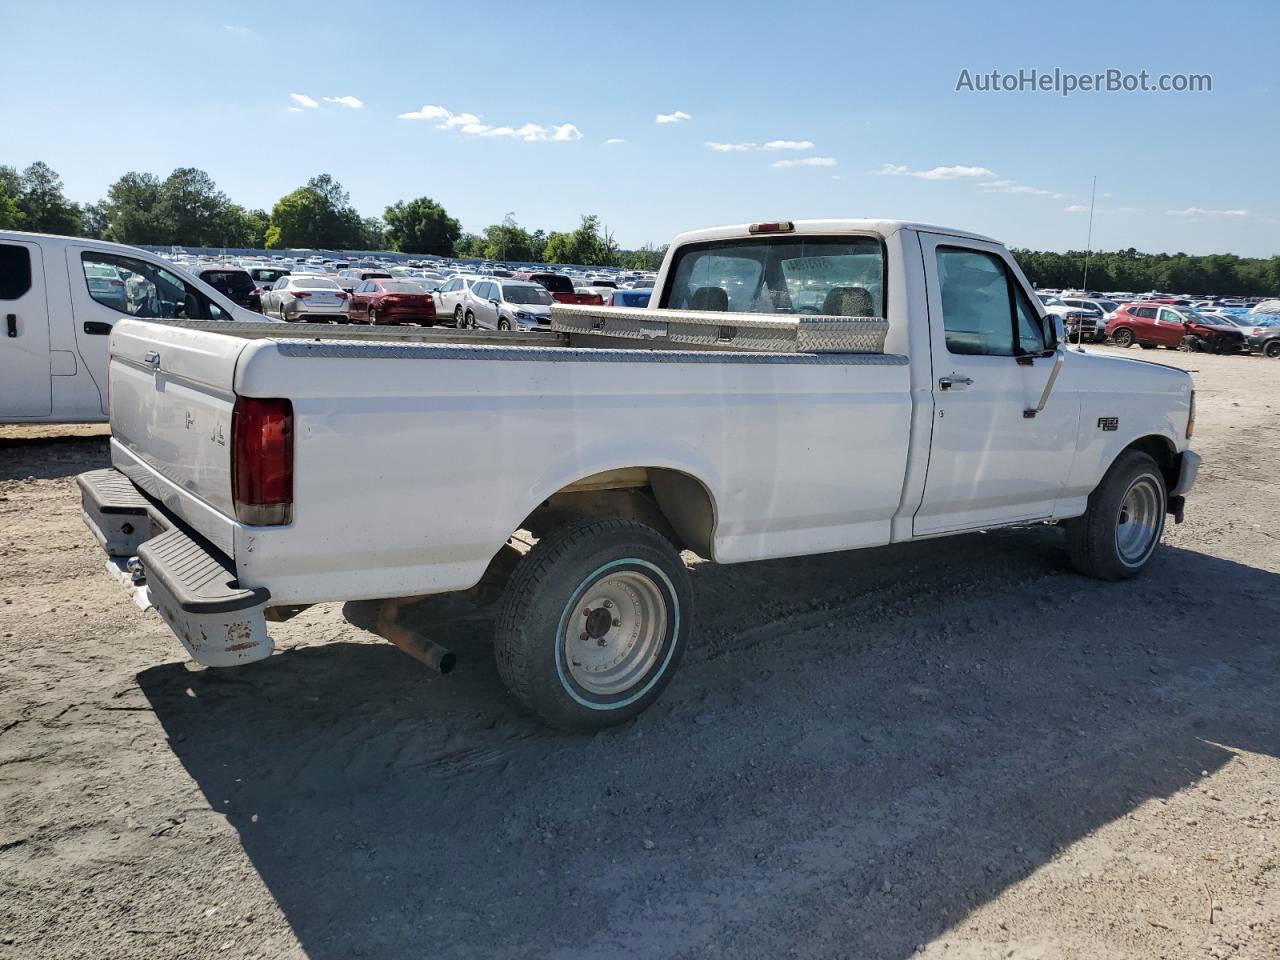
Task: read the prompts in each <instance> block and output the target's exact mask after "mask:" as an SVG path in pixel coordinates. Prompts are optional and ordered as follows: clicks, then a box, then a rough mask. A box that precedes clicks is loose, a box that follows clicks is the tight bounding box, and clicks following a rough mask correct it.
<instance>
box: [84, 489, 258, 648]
mask: <svg viewBox="0 0 1280 960" xmlns="http://www.w3.org/2000/svg"><path fill="white" fill-rule="evenodd" d="M76 482H77V483H78V484H79V486H80V504H81V508H82V512H83V515H84V522H85V525H86V526H87V527H88V528H89V530H90V531H91V532H92V533H93V535H94V537H95V538H96V539H97V541H98V543H99V545H101V547H102V548H103V550H105V551H106V553H107V555H108V556H109V557H112V558H114V559H115V560H116V561H120V560H123V561H125V562H126V563H128V564H130V565H132V562H133V560H134V558H135V557H136V560H137V562H138V564H140V565H141V568H142V571H143V573H144V574H145V575H146V587H145V589H146V591H147V594H148V598H147V599H148V600H149V602H150V603H151V604H152V605H153V606H155V608H156V610H157V611H158V612H159V613H160V616H161V617H162V618H163V619H164V621H165V622H166V623H168V624H169V627H170V628H171V629H172V630H173V632H174V633H175V634H176V635H177V637H178V639H179V640H180V641H181V642H182V645H183V646H184V647H185V648H186V650H187V653H189V654H190V655H191V656H192V657H193V658H194V659H195V660H197V661H199V662H200V663H203V664H205V665H206V666H210V667H228V666H234V665H236V664H242V663H250V662H252V661H254V660H261V659H263V658H264V657H268V656H270V655H271V649H272V642H271V638H270V637H268V636H267V630H266V619H265V617H264V616H263V611H264V610H265V609H266V607H267V604H268V603H269V602H270V600H271V595H270V593H268V591H267V590H265V589H263V588H261V587H258V588H248V587H242V586H240V585H239V583H238V582H237V581H236V571H235V565H234V564H233V563H232V562H231V561H230V560H229V559H228V558H227V557H225V556H224V555H223V554H222V553H220V552H219V551H218V550H217V549H215V548H214V547H212V546H210V545H209V544H207V543H206V542H204V541H203V540H201V539H199V538H197V537H193V536H191V535H190V534H188V533H187V532H186V531H185V530H183V529H182V527H181V526H179V524H178V523H177V522H176V521H175V520H174V519H173V518H172V517H170V516H169V515H168V514H167V513H166V512H165V510H164V509H163V508H162V507H160V506H158V505H157V504H156V503H155V502H154V501H152V500H150V499H148V498H147V497H146V496H145V495H143V493H142V492H141V491H140V490H139V489H138V488H137V487H135V486H134V485H133V483H132V481H130V480H129V478H128V477H126V476H125V475H124V474H122V473H120V472H119V471H118V470H114V469H106V470H92V471H90V472H88V473H82V474H80V476H78V477H77V478H76Z"/></svg>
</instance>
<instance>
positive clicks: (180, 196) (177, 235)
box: [156, 167, 243, 247]
mask: <svg viewBox="0 0 1280 960" xmlns="http://www.w3.org/2000/svg"><path fill="white" fill-rule="evenodd" d="M232 206H233V205H232V203H231V200H230V198H228V197H227V195H226V194H225V193H223V192H222V191H221V190H219V189H218V186H217V184H215V183H214V182H213V178H212V177H210V176H209V174H207V173H205V172H204V171H203V170H198V169H196V168H195V167H179V168H178V169H176V170H174V171H173V173H171V174H169V176H168V177H166V178H165V180H164V182H163V183H162V184H160V192H159V199H158V201H157V203H156V213H157V215H158V217H159V220H160V222H161V223H163V224H164V227H165V229H166V230H167V231H168V233H169V236H170V238H171V239H170V240H169V242H170V243H177V244H181V245H182V246H184V247H226V246H238V245H239V243H240V241H241V240H242V239H243V235H242V234H240V233H239V229H240V226H241V222H240V220H239V218H238V217H236V216H235V215H234V214H233V211H232V210H231V207H232ZM161 242H162V243H163V242H164V241H161Z"/></svg>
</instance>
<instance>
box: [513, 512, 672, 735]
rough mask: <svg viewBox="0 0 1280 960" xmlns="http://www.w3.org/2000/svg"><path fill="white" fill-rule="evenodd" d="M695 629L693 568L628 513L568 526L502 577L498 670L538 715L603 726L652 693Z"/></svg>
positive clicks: (636, 709)
mask: <svg viewBox="0 0 1280 960" xmlns="http://www.w3.org/2000/svg"><path fill="white" fill-rule="evenodd" d="M692 629H693V597H692V589H691V586H690V583H689V571H688V570H687V569H686V567H685V565H684V562H683V561H682V560H681V559H680V554H679V553H678V552H677V551H676V549H675V547H674V546H673V545H672V544H671V542H670V541H669V540H667V539H666V538H665V537H664V536H662V534H660V533H658V532H657V531H656V530H654V529H653V528H652V527H649V526H646V525H644V524H642V523H637V522H636V521H634V520H597V521H589V522H582V523H576V524H571V525H569V526H566V527H562V528H560V529H559V530H556V531H555V532H554V533H551V534H549V535H548V536H546V537H543V538H542V539H541V540H540V541H539V542H538V543H537V544H536V545H535V546H534V547H533V549H532V550H530V551H529V553H528V555H527V556H525V558H524V559H523V560H521V561H520V564H519V566H518V567H517V568H516V571H515V573H514V574H513V575H512V577H511V580H510V581H509V583H508V584H507V589H506V592H505V594H504V596H503V600H502V606H501V609H500V612H499V614H498V622H497V634H496V638H495V652H496V655H497V661H498V672H499V673H500V674H501V675H502V679H503V681H504V682H505V683H506V685H507V688H508V689H509V690H510V691H511V692H512V694H513V695H514V696H515V697H516V698H517V699H518V700H519V701H520V702H521V703H522V704H523V705H524V706H525V707H526V708H527V709H528V710H530V711H531V712H532V713H533V714H535V715H536V716H537V717H538V718H539V719H541V720H542V721H543V722H545V723H547V724H549V725H551V726H553V727H558V728H560V729H562V730H583V731H589V730H600V729H603V728H605V727H611V726H614V725H615V724H619V723H623V722H624V721H626V720H630V719H631V718H632V717H634V716H636V715H637V714H639V713H641V712H642V711H643V710H645V708H647V707H648V706H649V705H650V704H651V703H653V702H654V701H655V700H656V699H657V698H658V696H659V695H660V694H661V693H662V690H663V688H664V687H666V685H667V682H668V681H669V680H670V679H671V676H672V674H674V673H675V670H676V666H677V664H678V663H679V662H680V657H681V656H682V655H683V653H684V647H685V644H686V642H687V639H688V637H689V635H690V632H691V631H692Z"/></svg>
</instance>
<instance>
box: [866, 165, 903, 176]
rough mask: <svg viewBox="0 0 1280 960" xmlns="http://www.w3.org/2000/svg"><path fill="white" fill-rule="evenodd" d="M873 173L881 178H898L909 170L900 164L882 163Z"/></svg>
mask: <svg viewBox="0 0 1280 960" xmlns="http://www.w3.org/2000/svg"><path fill="white" fill-rule="evenodd" d="M871 172H872V173H874V174H876V175H877V176H881V177H897V176H900V175H901V174H904V173H906V172H907V168H906V167H905V166H903V165H902V164H900V163H882V164H880V166H879V167H878V168H876V169H875V170H872V171H871Z"/></svg>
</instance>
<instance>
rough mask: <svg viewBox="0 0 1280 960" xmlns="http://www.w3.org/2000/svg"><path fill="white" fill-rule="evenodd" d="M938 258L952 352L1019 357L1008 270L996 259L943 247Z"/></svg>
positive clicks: (979, 253)
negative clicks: (1015, 343) (1016, 352)
mask: <svg viewBox="0 0 1280 960" xmlns="http://www.w3.org/2000/svg"><path fill="white" fill-rule="evenodd" d="M937 258H938V285H939V294H940V296H941V299H942V326H943V330H944V331H945V334H946V344H947V350H948V352H950V353H956V354H965V355H970V356H972V355H978V356H991V357H1011V356H1013V355H1014V344H1013V313H1012V305H1011V302H1010V296H1009V281H1008V277H1007V276H1006V274H1005V269H1004V264H1003V263H1002V262H1001V261H1000V259H999V258H998V257H996V256H994V255H992V254H990V253H984V252H982V251H978V250H961V249H957V248H955V247H939V248H938V251H937Z"/></svg>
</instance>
